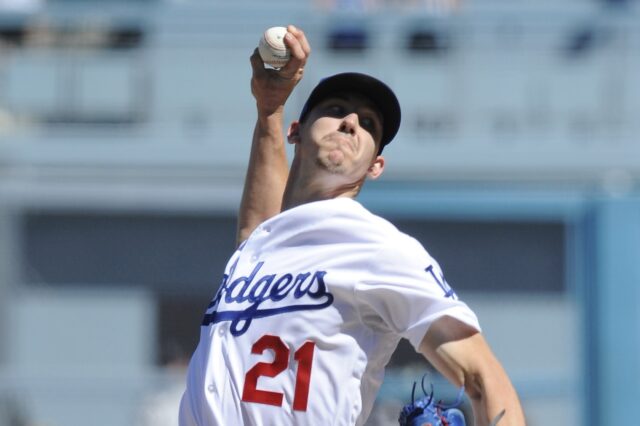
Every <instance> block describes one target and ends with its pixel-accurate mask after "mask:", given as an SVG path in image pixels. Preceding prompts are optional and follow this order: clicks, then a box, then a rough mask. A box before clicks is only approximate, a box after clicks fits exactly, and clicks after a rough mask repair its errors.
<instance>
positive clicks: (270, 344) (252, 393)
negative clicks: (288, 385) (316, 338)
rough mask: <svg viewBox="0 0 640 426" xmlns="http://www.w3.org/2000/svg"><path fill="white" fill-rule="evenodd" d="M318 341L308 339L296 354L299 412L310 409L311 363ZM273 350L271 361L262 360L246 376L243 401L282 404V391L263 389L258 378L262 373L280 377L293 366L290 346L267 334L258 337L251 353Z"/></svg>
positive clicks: (296, 400) (297, 405) (294, 406)
mask: <svg viewBox="0 0 640 426" xmlns="http://www.w3.org/2000/svg"><path fill="white" fill-rule="evenodd" d="M315 346H316V344H315V343H314V342H312V341H309V340H308V341H306V342H304V344H303V345H302V346H301V347H300V349H298V350H297V351H296V352H295V353H294V354H293V359H294V360H296V361H298V372H297V373H296V384H295V387H294V390H295V392H294V397H293V409H294V410H297V411H307V401H308V399H309V382H310V381H311V366H312V364H313V351H314V349H315ZM267 349H270V350H272V351H273V354H274V357H273V361H271V362H259V363H257V364H256V365H254V366H253V367H251V369H249V371H247V374H246V375H245V378H244V389H243V390H242V400H243V401H245V402H258V403H260V404H269V405H276V406H278V407H279V406H281V405H282V398H283V397H284V395H283V394H282V393H280V392H271V391H265V390H260V389H258V388H257V386H258V378H259V377H260V376H267V377H276V376H277V375H278V374H280V373H282V372H283V371H284V370H286V369H287V367H288V366H289V352H290V351H289V348H288V347H287V345H286V344H285V343H284V342H283V341H282V339H281V338H280V337H278V336H272V335H270V334H265V335H264V336H262V337H261V338H259V339H258V341H257V342H256V343H254V344H253V346H252V347H251V353H253V354H262V353H263V352H264V351H265V350H267Z"/></svg>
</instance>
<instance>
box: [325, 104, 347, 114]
mask: <svg viewBox="0 0 640 426" xmlns="http://www.w3.org/2000/svg"><path fill="white" fill-rule="evenodd" d="M326 111H327V114H328V115H329V116H331V117H344V116H345V115H346V109H345V108H344V106H342V105H340V104H329V105H327V108H326Z"/></svg>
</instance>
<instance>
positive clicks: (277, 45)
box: [258, 27, 291, 68]
mask: <svg viewBox="0 0 640 426" xmlns="http://www.w3.org/2000/svg"><path fill="white" fill-rule="evenodd" d="M286 34H287V29H286V28H285V27H272V28H269V29H268V30H267V31H265V32H264V34H263V35H262V38H261V39H260V43H259V44H258V52H259V53H260V57H261V58H262V61H263V62H264V63H265V64H268V65H271V66H272V67H274V68H282V67H283V66H285V65H286V64H287V62H289V58H290V57H291V52H289V49H287V46H286V45H285V44H284V36H285V35H286Z"/></svg>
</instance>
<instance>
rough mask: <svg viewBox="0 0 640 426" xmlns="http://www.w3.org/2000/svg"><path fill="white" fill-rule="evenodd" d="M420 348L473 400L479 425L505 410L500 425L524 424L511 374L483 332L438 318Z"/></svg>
mask: <svg viewBox="0 0 640 426" xmlns="http://www.w3.org/2000/svg"><path fill="white" fill-rule="evenodd" d="M420 351H421V352H422V353H423V354H424V355H425V357H426V358H427V359H428V360H429V362H431V364H432V365H433V366H434V367H435V368H436V369H437V370H438V371H439V372H440V373H441V374H442V375H443V376H445V377H446V378H447V379H448V380H449V381H451V382H452V383H453V384H455V385H456V386H464V388H465V391H466V393H467V395H468V397H469V399H470V400H471V404H472V407H473V413H474V418H475V425H476V426H487V425H489V424H490V423H491V421H492V420H493V419H494V418H496V416H498V415H499V414H500V413H501V412H502V411H503V410H505V416H504V417H503V418H502V420H500V422H499V423H498V426H523V425H525V419H524V414H523V411H522V408H521V406H520V401H519V400H518V395H517V394H516V391H515V389H514V388H513V386H512V384H511V381H510V380H509V377H508V376H507V374H506V372H505V371H504V369H503V368H502V365H501V364H500V362H499V361H498V360H497V358H496V357H495V356H494V355H493V352H492V351H491V349H490V348H489V346H488V344H487V342H486V341H485V339H484V337H483V336H482V334H480V333H478V332H477V331H475V330H474V329H472V328H471V327H469V326H467V325H465V324H463V323H462V322H460V321H457V320H455V319H453V318H450V317H444V318H441V319H439V320H438V321H436V322H435V323H434V324H433V325H432V326H431V328H430V330H429V332H427V334H426V336H425V337H424V339H423V341H422V343H421V345H420Z"/></svg>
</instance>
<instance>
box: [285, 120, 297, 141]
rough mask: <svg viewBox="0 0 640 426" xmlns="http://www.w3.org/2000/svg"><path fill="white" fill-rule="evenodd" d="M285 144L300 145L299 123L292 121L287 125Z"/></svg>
mask: <svg viewBox="0 0 640 426" xmlns="http://www.w3.org/2000/svg"><path fill="white" fill-rule="evenodd" d="M287 142H289V143H290V144H299V143H300V122H299V121H293V122H291V124H290V125H289V130H288V131H287Z"/></svg>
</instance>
